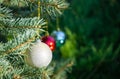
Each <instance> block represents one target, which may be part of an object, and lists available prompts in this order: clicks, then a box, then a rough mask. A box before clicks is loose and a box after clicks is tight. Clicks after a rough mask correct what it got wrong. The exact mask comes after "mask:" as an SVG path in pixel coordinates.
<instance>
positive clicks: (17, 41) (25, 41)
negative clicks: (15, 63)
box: [0, 30, 39, 55]
mask: <svg viewBox="0 0 120 79" xmlns="http://www.w3.org/2000/svg"><path fill="white" fill-rule="evenodd" d="M37 35H38V34H37V32H36V30H26V31H25V32H23V33H20V34H19V35H18V36H17V37H16V38H14V39H13V40H10V41H8V42H7V43H5V44H3V47H2V48H3V50H4V51H3V50H0V52H1V54H4V55H7V54H9V53H11V52H15V51H16V52H17V51H19V52H20V51H24V50H25V49H27V48H28V47H29V45H30V44H31V42H32V41H35V38H36V36H37ZM38 37H39V36H38ZM18 49H19V50H18Z"/></svg>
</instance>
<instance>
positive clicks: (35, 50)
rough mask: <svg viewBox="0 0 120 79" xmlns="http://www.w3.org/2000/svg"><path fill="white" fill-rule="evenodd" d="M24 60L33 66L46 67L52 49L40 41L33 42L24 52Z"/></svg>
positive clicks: (50, 58)
mask: <svg viewBox="0 0 120 79" xmlns="http://www.w3.org/2000/svg"><path fill="white" fill-rule="evenodd" d="M26 55H27V56H26V62H27V63H28V64H29V65H31V66H34V67H38V68H41V67H46V66H48V65H49V63H50V62H51V60H52V51H51V50H50V48H49V46H48V45H47V44H45V43H43V42H41V41H37V42H36V43H34V44H33V45H32V46H31V47H30V49H29V50H27V52H26Z"/></svg>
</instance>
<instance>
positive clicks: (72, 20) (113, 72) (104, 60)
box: [61, 0, 120, 79]
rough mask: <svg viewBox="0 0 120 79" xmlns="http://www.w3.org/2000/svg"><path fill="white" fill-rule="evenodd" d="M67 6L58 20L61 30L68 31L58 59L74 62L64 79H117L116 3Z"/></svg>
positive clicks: (85, 0) (86, 1) (119, 26)
mask: <svg viewBox="0 0 120 79" xmlns="http://www.w3.org/2000/svg"><path fill="white" fill-rule="evenodd" d="M70 2H71V6H70V8H69V10H67V11H65V14H64V17H63V18H61V28H62V26H68V28H69V29H70V31H71V34H69V32H68V31H66V32H67V34H68V39H67V40H66V43H65V45H64V46H63V47H61V50H62V51H61V52H62V55H63V57H65V58H67V57H74V58H75V59H76V65H75V66H74V67H73V71H72V73H71V74H68V75H69V78H68V79H120V76H119V74H120V68H119V67H120V10H119V8H120V1H119V0H70ZM71 38H74V39H71ZM68 42H69V43H68ZM69 47H72V48H69ZM63 50H64V51H65V52H64V51H63ZM70 53H72V54H71V55H72V56H70Z"/></svg>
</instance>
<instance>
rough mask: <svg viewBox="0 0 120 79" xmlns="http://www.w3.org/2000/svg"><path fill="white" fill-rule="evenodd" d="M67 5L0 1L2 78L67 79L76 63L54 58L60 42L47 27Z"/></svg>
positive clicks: (59, 0)
mask: <svg viewBox="0 0 120 79" xmlns="http://www.w3.org/2000/svg"><path fill="white" fill-rule="evenodd" d="M68 5H69V4H68V3H67V2H66V1H65V0H0V79H65V78H66V71H68V70H69V68H70V67H71V66H72V65H73V62H72V61H71V60H66V61H65V60H64V59H58V60H55V58H54V55H53V56H52V51H54V49H55V46H56V44H57V43H56V44H55V42H56V40H53V41H52V38H51V37H49V36H50V34H49V31H48V30H49V29H48V26H49V24H50V23H51V22H52V21H55V20H56V18H58V17H59V16H60V15H62V13H63V11H64V10H65V9H66V8H68ZM57 33H58V32H57ZM58 34H61V31H60V33H58ZM62 35H63V34H62ZM63 36H64V35H63ZM46 37H47V38H46ZM48 37H49V38H48ZM46 40H47V41H46ZM49 41H50V42H49ZM60 41H61V40H60ZM57 42H58V40H57ZM56 49H59V48H56ZM52 57H53V60H52ZM58 58H60V57H58ZM51 61H52V62H51Z"/></svg>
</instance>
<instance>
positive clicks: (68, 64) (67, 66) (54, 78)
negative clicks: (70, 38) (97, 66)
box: [52, 61, 74, 79]
mask: <svg viewBox="0 0 120 79" xmlns="http://www.w3.org/2000/svg"><path fill="white" fill-rule="evenodd" d="M73 64H74V63H73V61H70V62H68V63H67V64H65V65H63V66H62V67H61V68H60V69H58V71H57V72H56V73H55V74H54V75H53V76H52V79H56V77H57V75H58V74H60V73H61V72H63V71H64V70H65V69H67V68H70V67H71V66H73Z"/></svg>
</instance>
